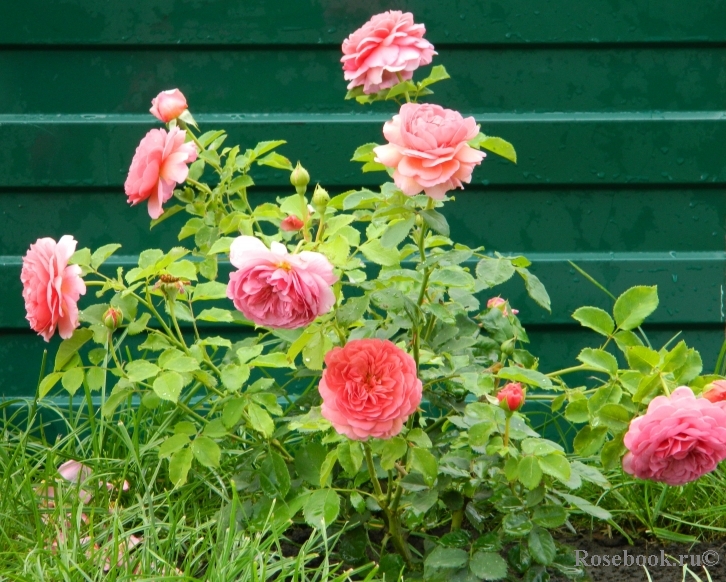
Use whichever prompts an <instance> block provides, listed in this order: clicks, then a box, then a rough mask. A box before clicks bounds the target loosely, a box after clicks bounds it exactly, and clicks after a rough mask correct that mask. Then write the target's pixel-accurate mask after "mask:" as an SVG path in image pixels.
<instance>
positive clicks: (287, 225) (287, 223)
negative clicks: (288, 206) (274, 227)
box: [280, 216, 305, 232]
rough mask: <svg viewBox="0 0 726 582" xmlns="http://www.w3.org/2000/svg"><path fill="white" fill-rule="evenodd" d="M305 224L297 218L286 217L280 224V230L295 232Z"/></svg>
mask: <svg viewBox="0 0 726 582" xmlns="http://www.w3.org/2000/svg"><path fill="white" fill-rule="evenodd" d="M303 226H305V224H304V223H303V221H302V220H300V219H299V218H298V217H297V216H288V217H287V218H285V219H284V220H283V221H282V222H281V223H280V230H284V231H287V232H295V231H298V230H300V229H301V228H302V227H303Z"/></svg>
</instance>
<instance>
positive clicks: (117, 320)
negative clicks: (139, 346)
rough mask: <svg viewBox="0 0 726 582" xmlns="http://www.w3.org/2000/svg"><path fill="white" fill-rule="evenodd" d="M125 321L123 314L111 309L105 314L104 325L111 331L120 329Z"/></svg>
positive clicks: (118, 310) (116, 309) (114, 308)
mask: <svg viewBox="0 0 726 582" xmlns="http://www.w3.org/2000/svg"><path fill="white" fill-rule="evenodd" d="M123 320H124V314H123V312H122V311H121V310H120V309H118V308H116V307H109V308H108V309H107V310H106V313H104V314H103V325H105V326H106V327H107V328H108V329H110V330H111V331H113V330H115V329H118V326H119V325H121V323H123Z"/></svg>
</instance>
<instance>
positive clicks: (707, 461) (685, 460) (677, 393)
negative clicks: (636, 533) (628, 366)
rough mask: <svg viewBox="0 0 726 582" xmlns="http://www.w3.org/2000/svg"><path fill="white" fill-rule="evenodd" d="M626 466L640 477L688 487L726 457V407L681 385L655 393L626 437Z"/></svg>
mask: <svg viewBox="0 0 726 582" xmlns="http://www.w3.org/2000/svg"><path fill="white" fill-rule="evenodd" d="M624 442H625V446H626V447H627V448H628V450H629V451H630V452H628V453H626V454H625V456H624V457H623V469H624V470H625V472H626V473H630V474H631V475H635V476H636V477H638V478H639V479H650V480H652V481H662V482H663V483H667V484H668V485H684V484H685V483H689V482H690V481H695V480H696V479H698V478H699V477H700V476H701V475H705V474H706V473H710V472H711V471H713V470H714V469H715V468H716V466H717V465H718V464H719V463H720V462H721V461H723V460H724V459H726V410H724V409H723V408H722V407H721V406H719V405H718V404H714V403H713V402H709V401H708V400H706V399H705V398H696V397H695V396H694V395H693V392H692V391H691V389H690V388H688V387H686V386H681V387H680V388H677V389H676V390H674V391H673V394H671V396H670V398H668V397H667V396H657V397H656V398H654V399H653V400H652V401H651V403H650V404H649V405H648V411H647V412H646V413H645V415H643V416H640V417H638V418H636V419H634V420H633V421H632V422H631V423H630V428H629V429H628V432H627V434H626V435H625V440H624Z"/></svg>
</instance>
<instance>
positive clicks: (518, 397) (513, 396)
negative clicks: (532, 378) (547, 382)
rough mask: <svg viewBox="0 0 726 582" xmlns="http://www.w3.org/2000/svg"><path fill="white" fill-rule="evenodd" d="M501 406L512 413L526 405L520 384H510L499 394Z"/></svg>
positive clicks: (498, 398)
mask: <svg viewBox="0 0 726 582" xmlns="http://www.w3.org/2000/svg"><path fill="white" fill-rule="evenodd" d="M497 400H499V405H500V406H501V407H502V408H503V409H504V410H508V411H510V412H514V411H515V410H519V409H520V408H521V407H522V404H524V390H522V385H521V384H520V383H519V382H510V383H509V384H507V385H506V386H504V388H502V389H501V390H500V391H499V392H498V393H497Z"/></svg>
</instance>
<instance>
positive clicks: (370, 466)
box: [363, 443, 385, 506]
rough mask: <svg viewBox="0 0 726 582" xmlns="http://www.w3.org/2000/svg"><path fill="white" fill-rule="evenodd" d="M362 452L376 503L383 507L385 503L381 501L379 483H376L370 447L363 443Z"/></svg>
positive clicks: (381, 493)
mask: <svg viewBox="0 0 726 582" xmlns="http://www.w3.org/2000/svg"><path fill="white" fill-rule="evenodd" d="M363 450H364V451H365V455H366V465H367V466H368V474H369V475H370V477H371V483H373V491H375V492H376V496H377V497H378V502H379V503H381V504H383V505H384V506H385V502H384V501H383V490H382V489H381V483H380V482H379V481H378V476H377V475H376V467H375V465H374V464H373V452H372V451H371V447H370V445H369V444H368V443H363Z"/></svg>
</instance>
